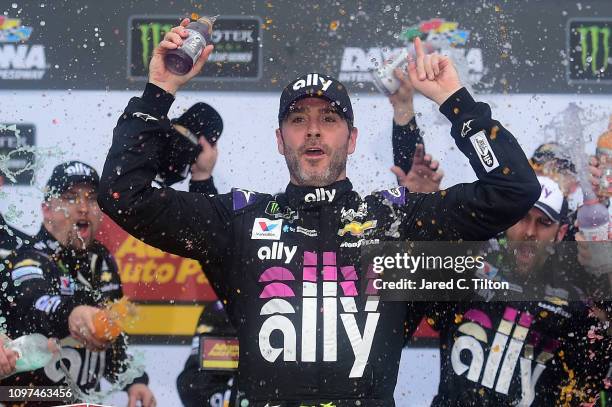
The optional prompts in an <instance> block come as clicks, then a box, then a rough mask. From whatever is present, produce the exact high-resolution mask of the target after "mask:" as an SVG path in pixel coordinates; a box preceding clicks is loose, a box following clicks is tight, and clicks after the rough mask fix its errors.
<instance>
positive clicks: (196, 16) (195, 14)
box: [191, 13, 200, 20]
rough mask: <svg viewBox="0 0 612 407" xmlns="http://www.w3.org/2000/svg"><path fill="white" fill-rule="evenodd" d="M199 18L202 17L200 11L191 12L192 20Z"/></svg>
mask: <svg viewBox="0 0 612 407" xmlns="http://www.w3.org/2000/svg"><path fill="white" fill-rule="evenodd" d="M198 18H200V15H199V14H198V13H191V19H192V20H197V19H198Z"/></svg>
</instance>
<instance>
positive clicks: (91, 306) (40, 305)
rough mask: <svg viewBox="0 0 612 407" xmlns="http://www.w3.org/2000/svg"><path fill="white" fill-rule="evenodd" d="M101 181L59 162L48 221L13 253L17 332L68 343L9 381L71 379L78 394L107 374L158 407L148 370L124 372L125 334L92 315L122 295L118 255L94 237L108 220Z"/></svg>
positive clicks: (46, 206) (46, 205)
mask: <svg viewBox="0 0 612 407" xmlns="http://www.w3.org/2000/svg"><path fill="white" fill-rule="evenodd" d="M98 186H99V176H98V174H97V172H96V171H95V169H94V168H92V167H91V166H89V165H87V164H85V163H82V162H79V161H69V162H66V163H63V164H60V165H58V166H56V167H55V168H54V170H53V173H52V175H51V177H50V179H49V181H48V183H47V187H46V190H45V201H44V202H43V204H42V212H43V225H42V227H41V229H40V232H39V233H38V234H37V235H36V236H35V237H34V241H35V243H34V244H33V245H32V246H28V247H25V248H23V249H22V250H18V251H17V254H16V255H15V256H14V257H11V258H10V262H11V269H10V278H11V280H12V281H11V285H10V286H9V287H10V289H11V290H12V291H13V293H12V294H13V297H14V301H13V302H12V303H11V304H10V305H9V307H8V310H7V327H8V332H9V334H10V336H11V337H19V336H21V335H26V334H29V333H35V332H36V333H41V334H43V335H45V336H47V337H56V338H59V339H60V340H61V341H60V343H61V344H62V348H61V352H60V358H59V360H57V361H55V362H54V363H50V364H48V365H47V366H45V367H44V368H42V369H39V370H36V371H32V372H24V373H19V374H16V375H14V376H11V377H10V378H8V379H6V383H7V385H9V384H10V385H16V386H27V385H35V386H52V385H58V384H60V383H66V384H68V385H70V386H71V387H72V388H73V391H75V390H76V389H79V390H80V391H83V392H85V393H86V392H87V391H90V390H96V389H98V387H99V383H100V380H101V379H102V377H105V378H107V379H108V380H109V381H111V382H118V381H119V384H122V387H123V388H124V389H125V390H126V391H127V393H128V398H129V400H130V403H135V402H136V401H141V402H142V404H143V406H154V405H155V400H154V397H153V394H152V393H151V390H150V389H149V388H148V386H147V382H148V378H147V375H146V373H143V372H139V373H138V374H131V375H130V376H129V377H128V375H123V376H122V374H123V373H124V372H125V371H126V369H127V368H128V365H129V361H130V358H129V356H128V355H127V353H126V350H127V345H126V342H125V337H124V335H120V336H119V338H117V340H116V341H114V342H113V343H112V344H108V343H107V342H106V341H105V340H104V339H99V337H98V338H96V337H94V335H93V332H94V330H95V328H94V325H93V318H94V315H95V314H96V313H97V312H98V311H99V310H100V307H102V306H104V305H105V304H107V303H109V302H111V301H114V300H118V299H120V298H121V297H122V296H123V294H122V289H121V281H120V279H119V273H118V269H117V265H116V263H115V260H114V258H113V257H112V255H111V254H110V252H109V251H108V250H107V249H106V248H105V247H104V246H103V245H102V244H101V243H100V242H98V241H97V240H95V237H96V233H97V231H98V228H99V226H100V223H101V220H102V216H101V215H102V212H101V211H100V209H99V207H98V204H97V202H96V198H97V189H98ZM78 342H82V343H83V344H85V345H86V348H85V347H83V346H82V345H80V344H79V343H78ZM124 382H125V383H124ZM123 383H124V384H123ZM3 384H4V382H3ZM85 397H86V396H83V397H82V398H85Z"/></svg>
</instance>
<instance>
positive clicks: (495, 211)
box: [396, 38, 541, 240]
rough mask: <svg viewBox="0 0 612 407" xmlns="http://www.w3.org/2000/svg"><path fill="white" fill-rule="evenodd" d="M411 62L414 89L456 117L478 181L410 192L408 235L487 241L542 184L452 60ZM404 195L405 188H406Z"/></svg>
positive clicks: (456, 134) (456, 130)
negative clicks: (464, 83) (464, 84)
mask: <svg viewBox="0 0 612 407" xmlns="http://www.w3.org/2000/svg"><path fill="white" fill-rule="evenodd" d="M415 48H416V51H417V60H416V61H413V62H411V63H410V64H409V70H408V72H409V76H410V80H411V81H412V83H413V85H414V87H415V89H416V90H417V91H419V92H421V93H422V94H423V95H425V96H426V97H428V98H429V99H431V100H433V101H435V102H436V103H437V104H438V105H440V112H442V113H443V114H444V115H445V116H446V117H447V118H448V119H449V120H450V122H451V124H452V127H451V135H452V137H453V138H454V140H455V144H456V145H457V147H458V148H459V150H461V152H462V153H463V154H465V155H466V157H467V158H468V159H469V161H470V165H471V166H472V168H473V169H474V171H475V173H476V176H477V177H478V181H476V182H474V183H471V184H459V185H455V186H454V187H451V188H449V189H446V190H443V191H439V192H436V193H433V194H406V196H405V197H403V198H399V201H398V200H396V201H397V202H400V201H401V200H403V202H400V203H401V204H403V205H404V206H403V213H404V216H405V218H404V222H403V226H404V228H405V233H406V236H407V237H409V238H412V239H422V240H429V239H440V240H449V239H450V240H456V239H463V240H486V239H489V238H490V237H492V236H494V235H496V234H497V233H499V232H501V231H503V230H505V229H507V228H508V227H509V226H511V225H513V224H514V223H516V222H517V221H518V220H519V219H520V218H522V217H523V216H524V214H525V213H526V212H527V211H528V210H529V209H530V208H531V207H532V206H533V204H534V203H535V201H536V200H537V199H538V197H539V195H540V192H541V187H540V184H539V183H538V180H537V178H536V176H535V173H534V172H533V170H532V169H531V167H530V165H529V162H528V161H527V157H526V156H525V154H524V153H523V150H522V149H521V147H520V145H519V144H518V142H517V140H516V139H515V138H514V136H512V134H510V132H509V131H508V130H506V129H505V128H504V127H503V126H502V125H501V124H500V123H499V122H498V121H496V120H493V119H492V118H491V109H490V108H489V106H488V105H487V104H485V103H477V102H476V101H474V99H473V98H472V96H471V95H470V94H469V93H468V91H467V90H466V89H465V88H463V87H462V86H461V83H460V82H459V78H458V76H457V71H456V70H455V67H454V66H453V64H452V62H451V60H450V59H449V58H447V57H444V56H440V55H437V54H432V55H424V52H423V48H422V45H421V42H420V40H419V39H418V38H417V39H416V40H415ZM403 194H405V191H403Z"/></svg>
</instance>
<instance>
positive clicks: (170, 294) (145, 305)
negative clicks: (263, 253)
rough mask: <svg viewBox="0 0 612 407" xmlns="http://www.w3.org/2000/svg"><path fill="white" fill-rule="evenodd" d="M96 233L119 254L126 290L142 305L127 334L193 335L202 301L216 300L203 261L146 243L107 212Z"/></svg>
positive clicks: (138, 305) (178, 338)
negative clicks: (129, 232) (111, 217)
mask: <svg viewBox="0 0 612 407" xmlns="http://www.w3.org/2000/svg"><path fill="white" fill-rule="evenodd" d="M96 238H97V239H98V240H99V241H100V242H102V244H104V246H106V247H107V248H108V249H109V250H110V252H111V253H112V254H113V256H114V257H115V260H116V261H117V266H118V268H119V276H120V277H121V284H122V287H123V293H124V294H125V295H126V296H127V297H128V298H129V299H130V300H131V301H133V302H134V303H136V306H137V318H136V320H135V321H134V323H133V324H130V326H129V327H128V328H127V333H128V334H130V335H135V336H138V337H140V336H144V337H147V338H151V337H152V336H154V337H156V338H160V339H161V338H163V339H165V340H167V341H168V340H169V341H171V340H172V339H174V340H180V339H181V338H180V337H183V338H184V337H191V336H192V335H193V332H194V331H195V328H196V325H197V321H198V318H199V316H200V313H201V311H202V304H206V303H209V302H211V301H215V300H216V296H215V293H214V291H213V289H212V287H211V286H210V284H209V282H208V280H207V279H206V276H205V275H204V273H203V272H202V268H201V267H200V264H199V263H198V262H197V261H195V260H192V259H185V258H182V257H179V256H175V255H173V254H169V253H165V252H162V251H161V250H159V249H156V248H154V247H152V246H149V245H147V244H145V243H143V242H141V241H140V240H138V239H136V238H135V237H133V236H131V235H129V234H128V233H127V232H125V231H124V230H122V229H121V228H120V227H119V226H117V225H116V224H115V223H114V222H113V221H112V220H110V219H109V218H108V217H106V216H105V217H104V220H103V222H102V227H101V230H100V233H99V235H98V236H96ZM160 321H163V323H160ZM137 341H138V339H137Z"/></svg>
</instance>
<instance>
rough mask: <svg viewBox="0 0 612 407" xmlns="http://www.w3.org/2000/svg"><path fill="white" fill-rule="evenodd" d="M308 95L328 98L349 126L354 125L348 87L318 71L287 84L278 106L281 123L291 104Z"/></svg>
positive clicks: (279, 121)
mask: <svg viewBox="0 0 612 407" xmlns="http://www.w3.org/2000/svg"><path fill="white" fill-rule="evenodd" d="M307 97H317V98H322V99H326V100H327V101H329V102H330V103H331V105H332V106H333V107H334V108H336V110H337V112H338V114H340V116H342V117H344V119H345V120H346V121H347V122H348V124H349V127H352V126H353V121H354V118H353V106H352V105H351V98H350V97H349V95H348V92H347V91H346V87H345V86H344V85H343V84H342V83H340V82H339V81H338V80H337V79H335V78H332V77H331V76H328V75H323V74H320V73H316V72H315V73H309V74H306V75H302V76H300V77H299V78H297V79H295V80H293V81H291V82H290V83H289V85H287V86H285V89H283V93H281V98H280V106H279V108H278V123H279V125H280V123H281V122H282V121H283V119H284V118H285V117H287V115H288V114H289V109H290V108H291V106H293V104H294V103H295V102H297V101H298V100H300V99H304V98H307Z"/></svg>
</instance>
